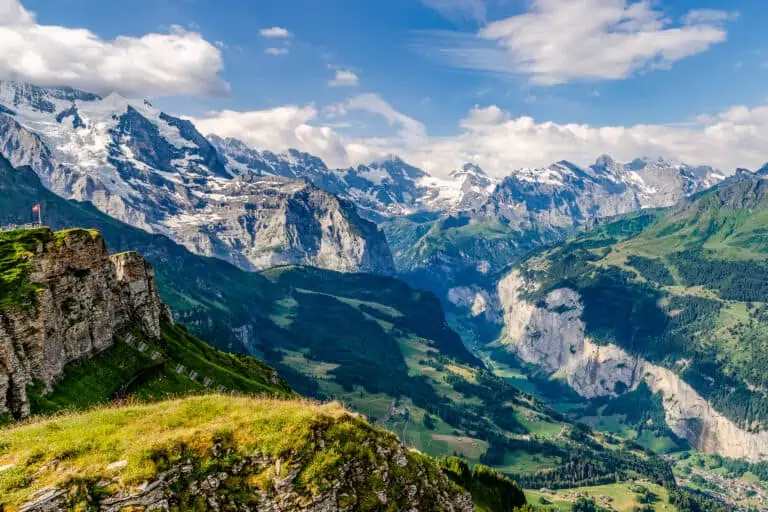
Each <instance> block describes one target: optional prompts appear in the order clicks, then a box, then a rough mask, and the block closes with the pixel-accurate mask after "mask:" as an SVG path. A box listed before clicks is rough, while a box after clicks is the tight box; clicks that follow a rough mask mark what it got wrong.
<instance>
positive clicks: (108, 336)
mask: <svg viewBox="0 0 768 512" xmlns="http://www.w3.org/2000/svg"><path fill="white" fill-rule="evenodd" d="M60 237H61V238H60V239H55V238H54V237H51V239H50V240H49V241H48V242H47V243H45V245H44V246H43V247H42V248H41V249H40V250H39V251H38V252H37V254H35V255H34V256H33V257H32V259H31V264H32V271H31V274H30V277H29V281H30V283H31V284H33V285H37V286H39V287H40V291H39V293H38V294H37V297H36V303H35V304H34V307H33V308H30V309H29V310H18V309H10V310H2V311H0V354H3V357H2V358H0V414H2V413H10V414H11V416H12V417H13V418H25V417H27V416H29V414H30V408H29V398H28V396H27V388H28V387H29V386H30V385H31V384H32V382H33V381H36V380H38V381H41V382H42V383H43V384H44V385H45V389H46V390H50V389H51V387H52V386H53V384H54V383H55V382H56V380H57V379H58V378H59V377H61V376H62V375H63V373H64V368H65V367H66V365H67V364H69V363H72V362H74V361H77V360H80V359H82V358H87V357H92V356H94V355H96V354H98V353H99V352H102V351H104V350H106V349H108V348H110V347H111V346H113V345H114V343H115V341H116V340H117V339H118V338H119V337H120V336H121V335H122V334H123V330H124V329H127V328H129V327H132V326H139V327H141V328H142V330H143V331H144V332H145V333H146V334H147V336H149V337H150V338H159V337H160V323H161V321H162V320H164V319H165V320H168V317H167V308H165V306H164V304H163V303H162V301H161V299H160V297H159V295H158V290H157V284H156V283H155V277H154V271H153V270H152V267H151V266H150V265H149V264H148V263H146V262H145V261H144V260H143V259H141V257H140V256H138V255H137V254H136V253H123V254H118V255H115V256H112V257H110V256H109V254H108V253H107V248H106V245H105V243H104V240H103V239H102V238H101V236H99V235H97V234H94V233H93V232H89V231H85V230H71V231H68V232H66V233H63V234H62V235H60ZM131 339H132V338H131Z"/></svg>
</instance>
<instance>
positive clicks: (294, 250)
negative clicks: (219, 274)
mask: <svg viewBox="0 0 768 512" xmlns="http://www.w3.org/2000/svg"><path fill="white" fill-rule="evenodd" d="M217 199H218V200H217V201H215V202H213V201H212V202H209V203H208V204H207V205H206V206H205V207H204V208H203V209H202V210H200V211H198V212H196V213H189V214H185V215H184V216H183V218H181V219H174V220H169V221H168V222H167V225H168V226H169V227H170V228H171V229H172V231H173V233H174V238H175V239H176V240H177V241H178V242H179V243H181V244H183V245H185V246H186V247H187V248H188V249H189V250H190V251H192V252H195V253H197V254H203V255H206V256H215V257H217V258H221V259H224V260H227V261H230V262H231V263H233V264H235V265H237V266H239V267H240V268H243V269H246V270H261V269H265V268H269V267H274V266H278V265H289V264H300V265H309V266H315V267H320V268H327V269H333V270H338V271H342V272H368V273H374V274H392V273H394V262H393V260H392V253H391V252H390V250H389V245H388V244H387V239H386V237H385V236H384V234H383V233H382V232H381V231H379V229H378V228H377V227H376V225H375V224H373V223H371V222H369V221H367V220H364V219H361V218H360V217H359V216H358V214H357V211H356V210H355V207H354V206H353V205H352V204H351V203H349V202H347V201H344V200H342V199H339V198H338V197H336V196H334V195H333V194H330V193H328V192H325V191H323V190H320V189H318V188H316V187H314V186H312V185H310V184H309V183H307V182H305V181H296V180H290V179H285V178H279V177H245V176H242V177H238V178H237V179H234V180H232V181H231V182H229V183H227V184H225V185H223V186H222V187H220V188H219V189H218V190H217Z"/></svg>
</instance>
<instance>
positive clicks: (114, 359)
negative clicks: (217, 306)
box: [31, 323, 293, 414]
mask: <svg viewBox="0 0 768 512" xmlns="http://www.w3.org/2000/svg"><path fill="white" fill-rule="evenodd" d="M130 334H131V336H132V337H133V343H132V344H130V345H129V344H128V343H126V342H125V338H123V339H120V340H118V341H117V342H116V343H115V345H114V346H112V347H110V348H109V349H107V350H105V351H104V352H102V353H100V354H98V355H96V356H95V357H93V358H90V359H86V360H83V361H80V362H76V363H72V364H70V365H68V366H67V367H66V369H65V373H64V376H63V377H62V378H61V379H59V380H58V381H57V382H56V384H55V386H54V388H53V390H52V391H51V392H49V393H43V390H42V386H41V385H39V384H38V385H36V386H35V388H34V389H33V390H32V393H31V406H32V412H33V413H34V414H52V413H54V412H58V411H61V410H71V409H74V410H83V409H87V408H90V407H93V406H95V405H103V404H107V403H109V402H111V401H113V400H114V399H115V398H116V397H118V395H120V396H123V397H133V398H136V399H141V400H158V399H164V398H168V397H173V396H179V395H186V394H193V393H198V394H199V393H210V392H212V391H213V390H215V388H217V387H218V386H224V387H225V388H226V389H227V390H228V391H235V392H238V393H245V394H271V395H281V396H291V395H292V394H293V393H292V392H291V390H290V388H289V387H288V386H287V384H286V383H285V382H284V381H282V380H281V379H279V378H277V376H276V374H275V371H274V370H273V369H272V368H270V367H269V366H267V365H265V364H263V363H261V362H260V361H257V360H256V359H253V358H251V357H248V356H244V355H236V354H227V353H224V352H220V351H218V350H216V349H214V348H212V347H210V346H209V345H207V344H206V343H204V342H202V341H201V340H199V339H197V338H195V337H194V336H191V335H190V334H188V333H187V332H186V331H185V329H184V328H183V327H181V326H178V325H171V324H168V323H166V324H164V325H163V328H162V339H161V340H151V339H148V338H147V337H146V336H144V335H143V334H142V333H141V331H140V330H138V329H136V330H134V331H133V332H131V333H130ZM139 344H143V345H145V346H146V347H147V348H146V349H145V350H144V352H140V351H139V350H138V349H137V346H138V345H139ZM153 354H154V355H157V356H158V357H157V358H156V359H153V358H152V355H153ZM178 365H182V366H183V367H184V371H183V373H179V372H178V371H177V367H178ZM193 371H194V372H196V373H197V378H196V379H194V380H193V379H191V378H190V374H191V372H193ZM206 378H208V379H210V380H211V382H212V384H211V385H210V386H209V387H206V386H205V382H204V380H205V379H206Z"/></svg>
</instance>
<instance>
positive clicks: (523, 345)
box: [498, 271, 768, 461]
mask: <svg viewBox="0 0 768 512" xmlns="http://www.w3.org/2000/svg"><path fill="white" fill-rule="evenodd" d="M536 286H537V285H536V284H535V283H532V282H530V281H528V280H526V279H525V277H524V276H523V275H522V274H521V273H520V272H519V271H513V272H511V273H510V274H509V275H507V276H506V277H505V278H504V279H502V280H501V282H500V283H499V285H498V294H499V300H500V302H501V305H502V309H503V315H504V333H503V336H502V341H503V343H505V344H507V345H508V347H509V349H510V350H512V351H514V352H515V353H516V354H517V355H518V356H519V357H520V358H521V359H522V360H524V361H526V362H528V363H531V364H535V365H537V366H540V367H541V368H542V369H544V370H546V371H547V372H548V373H550V374H555V373H558V374H559V375H562V376H564V377H565V378H566V380H567V382H568V384H569V385H570V386H571V387H572V388H573V389H574V390H575V391H576V392H577V393H578V394H580V395H581V396H583V397H585V398H595V397H601V396H617V395H618V394H620V393H623V392H625V391H631V390H634V389H636V388H637V386H638V385H639V384H640V383H641V382H643V381H644V382H645V383H646V384H647V385H648V387H649V388H650V390H651V391H652V392H653V393H661V395H662V396H663V406H664V412H665V419H666V422H667V425H668V426H669V428H670V429H671V430H672V431H673V432H674V433H675V434H676V435H678V436H679V437H681V438H684V439H687V440H688V441H690V442H691V444H692V445H693V446H695V447H696V448H698V449H700V450H702V451H705V452H710V453H718V454H720V455H723V456H726V457H734V458H744V459H747V460H750V461H760V460H766V459H768V432H760V433H751V432H748V431H746V430H744V429H741V428H739V427H738V426H737V425H736V424H735V423H734V422H732V421H731V420H729V419H728V418H726V417H725V416H724V415H723V414H721V413H719V412H718V411H716V410H715V409H714V408H713V407H712V405H711V404H709V403H708V402H707V401H706V400H705V399H704V398H703V397H702V396H701V395H699V394H698V393H697V392H696V390H695V389H693V387H691V386H690V385H689V384H687V383H686V382H685V381H684V380H683V379H682V378H680V376H679V375H677V374H676V373H675V372H674V371H672V370H670V369H668V368H664V367H661V366H657V365H654V364H652V363H650V362H648V361H646V360H644V359H643V358H641V357H638V356H635V355H632V354H629V353H628V352H626V351H625V350H623V349H621V348H619V347H617V346H614V345H597V344H596V343H594V342H593V341H591V340H590V339H589V338H588V337H587V336H586V333H585V325H584V322H583V321H582V320H581V314H582V312H583V305H582V303H581V297H580V296H579V294H578V293H577V292H575V291H574V290H570V289H559V290H553V291H552V292H550V293H549V294H547V296H546V297H545V299H544V300H543V301H539V303H536V304H532V303H530V302H528V301H526V300H524V299H523V298H521V295H524V294H525V293H528V292H531V291H533V290H535V288H536Z"/></svg>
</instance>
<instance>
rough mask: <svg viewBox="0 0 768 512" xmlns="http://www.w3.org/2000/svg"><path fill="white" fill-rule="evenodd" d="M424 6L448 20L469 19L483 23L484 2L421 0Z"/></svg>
mask: <svg viewBox="0 0 768 512" xmlns="http://www.w3.org/2000/svg"><path fill="white" fill-rule="evenodd" d="M421 1H422V3H423V4H424V5H426V6H427V7H431V8H432V9H434V10H436V11H438V12H439V13H440V14H442V15H443V16H445V17H446V18H449V19H457V18H462V19H470V20H476V21H485V17H486V8H485V2H484V0H421Z"/></svg>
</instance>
